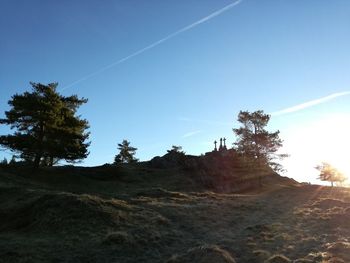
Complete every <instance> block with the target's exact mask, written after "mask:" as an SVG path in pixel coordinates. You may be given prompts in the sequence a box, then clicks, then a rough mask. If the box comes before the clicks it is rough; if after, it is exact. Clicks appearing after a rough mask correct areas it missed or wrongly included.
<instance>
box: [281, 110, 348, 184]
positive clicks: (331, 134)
mask: <svg viewBox="0 0 350 263" xmlns="http://www.w3.org/2000/svg"><path fill="white" fill-rule="evenodd" d="M349 131H350V114H336V115H334V114H333V115H329V116H326V117H324V118H322V119H319V120H315V121H312V122H309V123H307V124H304V125H303V126H302V127H295V128H294V129H293V130H292V131H290V132H289V133H288V134H287V136H286V137H285V138H284V139H285V147H284V150H285V151H286V152H288V153H289V154H290V158H289V160H286V162H285V166H286V168H287V170H288V175H287V176H291V177H294V178H296V179H297V180H298V181H303V182H317V181H316V178H317V175H318V172H317V171H316V170H315V169H314V167H315V166H316V165H318V164H320V163H321V162H328V163H330V164H331V165H332V166H333V167H335V168H336V169H337V170H339V171H340V172H342V173H343V174H344V175H345V176H346V177H350V138H349V137H350V136H349ZM318 183H319V181H318Z"/></svg>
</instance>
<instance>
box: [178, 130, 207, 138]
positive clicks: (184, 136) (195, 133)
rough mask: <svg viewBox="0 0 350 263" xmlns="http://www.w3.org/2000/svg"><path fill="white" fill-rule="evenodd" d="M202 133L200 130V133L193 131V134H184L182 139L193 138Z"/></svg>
mask: <svg viewBox="0 0 350 263" xmlns="http://www.w3.org/2000/svg"><path fill="white" fill-rule="evenodd" d="M201 132H202V131H200V130H198V131H191V132H188V133H186V134H184V135H183V136H182V138H188V137H192V136H194V135H197V134H198V133H201Z"/></svg>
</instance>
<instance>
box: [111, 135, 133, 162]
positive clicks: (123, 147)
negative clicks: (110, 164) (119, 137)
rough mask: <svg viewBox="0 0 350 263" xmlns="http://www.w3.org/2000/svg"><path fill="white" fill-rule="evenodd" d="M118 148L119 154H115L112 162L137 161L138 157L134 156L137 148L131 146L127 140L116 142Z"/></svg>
mask: <svg viewBox="0 0 350 263" xmlns="http://www.w3.org/2000/svg"><path fill="white" fill-rule="evenodd" d="M118 150H119V154H117V155H116V156H115V158H114V164H120V163H135V162H137V161H138V159H136V158H135V157H134V155H135V154H136V150H137V148H135V147H131V146H130V142H129V141H127V140H123V142H122V143H118Z"/></svg>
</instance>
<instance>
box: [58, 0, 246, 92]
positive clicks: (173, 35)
mask: <svg viewBox="0 0 350 263" xmlns="http://www.w3.org/2000/svg"><path fill="white" fill-rule="evenodd" d="M242 1H243V0H237V1H235V2H233V3H231V4H229V5H227V6H225V7H223V8H221V9H219V10H217V11H215V12H213V13H211V14H210V15H208V16H206V17H203V18H202V19H200V20H198V21H196V22H194V23H192V24H190V25H188V26H185V27H183V28H181V29H180V30H178V31H175V32H174V33H171V34H170V35H168V36H166V37H164V38H162V39H160V40H158V41H156V42H154V43H152V44H150V45H148V46H146V47H144V48H141V49H139V50H138V51H135V52H134V53H132V54H130V55H128V56H126V57H123V58H121V59H119V60H117V61H115V62H113V63H111V64H109V65H106V66H104V67H102V68H100V69H98V70H96V71H94V72H92V73H90V74H88V75H86V76H84V77H82V78H80V79H78V80H76V81H74V82H72V83H70V84H69V85H66V86H64V87H63V88H62V89H61V90H60V91H63V90H66V89H68V88H70V87H73V86H75V85H76V84H78V83H80V82H83V81H85V80H87V79H90V78H92V77H94V76H96V75H99V74H100V73H102V72H104V71H106V70H108V69H110V68H113V67H115V66H117V65H119V64H121V63H123V62H125V61H127V60H129V59H131V58H133V57H136V56H138V55H141V54H142V53H144V52H146V51H148V50H150V49H152V48H154V47H156V46H158V45H160V44H162V43H164V42H165V41H168V40H170V39H172V38H173V37H176V36H177V35H179V34H181V33H184V32H186V31H188V30H190V29H192V28H194V27H197V26H199V25H201V24H203V23H205V22H207V21H209V20H211V19H213V18H215V17H217V16H219V15H221V14H222V13H224V12H226V11H228V10H230V9H231V8H233V7H235V6H237V5H238V4H240V3H241V2H242Z"/></svg>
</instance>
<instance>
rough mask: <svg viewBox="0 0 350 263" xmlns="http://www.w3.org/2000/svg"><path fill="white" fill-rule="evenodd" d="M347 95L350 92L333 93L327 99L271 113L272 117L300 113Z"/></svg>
mask: <svg viewBox="0 0 350 263" xmlns="http://www.w3.org/2000/svg"><path fill="white" fill-rule="evenodd" d="M346 95H350V91H344V92H338V93H333V94H331V95H328V96H326V97H322V98H319V99H315V100H311V101H308V102H304V103H301V104H298V105H295V106H293V107H289V108H285V109H283V110H280V111H276V112H273V113H271V115H272V116H279V115H283V114H287V113H291V112H296V111H300V110H303V109H306V108H309V107H312V106H315V105H318V104H321V103H325V102H327V101H329V100H333V99H335V98H338V97H343V96H346Z"/></svg>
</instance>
